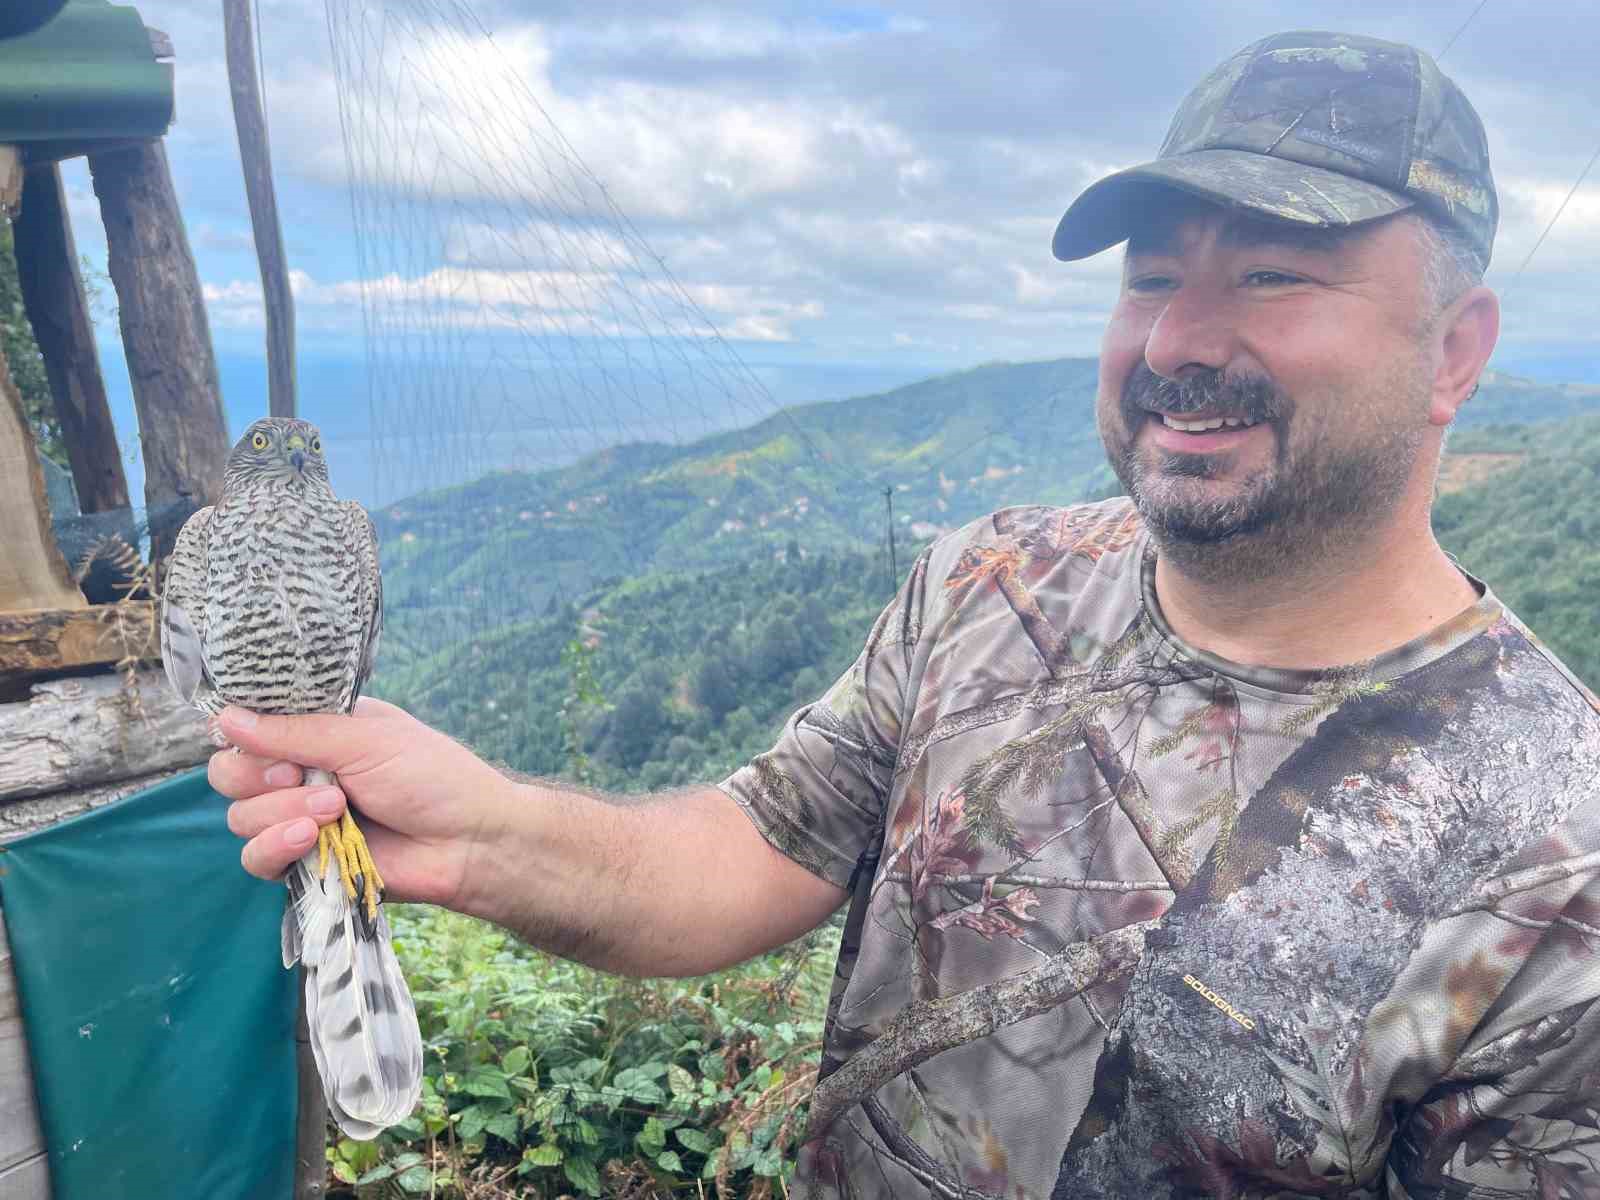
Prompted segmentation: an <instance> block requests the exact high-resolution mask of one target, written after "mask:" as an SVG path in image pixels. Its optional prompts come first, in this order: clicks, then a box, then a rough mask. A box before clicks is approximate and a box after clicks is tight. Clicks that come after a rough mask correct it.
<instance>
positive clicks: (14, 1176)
mask: <svg viewBox="0 0 1600 1200" xmlns="http://www.w3.org/2000/svg"><path fill="white" fill-rule="evenodd" d="M0 1200H50V1164H49V1162H48V1161H47V1159H46V1157H45V1156H44V1155H43V1154H37V1155H35V1156H34V1157H32V1158H29V1159H26V1160H24V1161H22V1162H19V1163H17V1164H16V1165H15V1166H11V1167H0Z"/></svg>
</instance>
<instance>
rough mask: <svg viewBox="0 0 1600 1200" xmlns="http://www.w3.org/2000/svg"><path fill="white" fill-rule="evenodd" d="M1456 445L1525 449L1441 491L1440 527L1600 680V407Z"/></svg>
mask: <svg viewBox="0 0 1600 1200" xmlns="http://www.w3.org/2000/svg"><path fill="white" fill-rule="evenodd" d="M1452 449H1453V450H1454V451H1455V452H1456V453H1457V454H1461V455H1465V454H1469V453H1484V452H1493V453H1499V454H1505V453H1509V452H1521V453H1524V454H1526V455H1527V458H1526V460H1525V461H1524V462H1523V463H1522V465H1521V466H1519V467H1516V468H1514V469H1512V470H1509V471H1506V472H1504V473H1503V474H1498V475H1494V476H1492V477H1490V478H1489V479H1486V480H1484V481H1483V482H1481V483H1479V484H1477V485H1476V486H1472V487H1469V488H1467V489H1465V490H1463V491H1459V492H1454V493H1452V494H1450V495H1448V496H1444V497H1441V498H1440V500H1439V502H1438V504H1437V505H1436V506H1435V508H1434V521H1433V523H1434V529H1435V531H1436V532H1437V533H1438V536H1439V540H1440V542H1441V543H1442V544H1443V545H1444V547H1445V549H1447V550H1449V551H1450V552H1451V553H1452V554H1454V555H1455V556H1456V557H1457V559H1459V560H1460V562H1461V563H1462V565H1463V566H1465V567H1466V568H1467V569H1468V570H1469V571H1471V572H1472V573H1473V574H1475V575H1477V576H1478V578H1480V579H1482V580H1484V581H1485V582H1487V583H1488V584H1489V586H1490V587H1491V588H1493V589H1494V591H1495V593H1496V594H1497V595H1498V596H1499V597H1500V598H1501V599H1502V600H1504V601H1505V602H1506V603H1507V604H1508V605H1510V607H1511V609H1512V611H1514V612H1515V613H1516V614H1517V615H1518V616H1519V617H1521V618H1522V619H1523V620H1524V621H1525V622H1527V624H1528V625H1529V626H1530V627H1531V628H1532V629H1533V631H1534V632H1535V633H1536V634H1538V635H1539V637H1540V639H1541V640H1542V641H1544V643H1545V644H1546V645H1547V646H1549V647H1550V648H1551V649H1552V650H1553V651H1555V653H1556V654H1557V655H1558V656H1559V657H1560V658H1561V659H1562V661H1564V662H1565V663H1566V665H1567V666H1568V667H1569V668H1571V670H1572V671H1573V673H1574V674H1576V675H1577V676H1578V678H1579V679H1581V680H1583V681H1584V682H1585V683H1586V684H1587V685H1588V686H1590V687H1591V688H1594V687H1600V507H1597V505H1596V499H1597V497H1600V417H1593V416H1589V417H1579V418H1576V419H1574V420H1570V421H1562V422H1559V423H1555V424H1549V425H1534V426H1524V427H1511V428H1506V427H1501V428H1499V429H1485V430H1481V431H1478V432H1476V433H1473V434H1469V435H1466V436H1463V437H1461V438H1459V439H1457V440H1456V442H1454V443H1453V444H1452Z"/></svg>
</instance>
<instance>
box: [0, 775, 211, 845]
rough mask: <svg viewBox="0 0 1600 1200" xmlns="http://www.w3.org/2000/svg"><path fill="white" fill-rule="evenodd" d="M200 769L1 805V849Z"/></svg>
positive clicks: (96, 786) (33, 797) (94, 785)
mask: <svg viewBox="0 0 1600 1200" xmlns="http://www.w3.org/2000/svg"><path fill="white" fill-rule="evenodd" d="M199 765H200V763H198V762H195V763H185V764H183V765H182V766H179V767H171V768H169V769H167V770H164V771H156V772H154V773H152V774H150V775H135V776H134V777H133V778H131V779H119V780H117V781H116V782H115V783H96V784H91V785H90V786H89V787H84V788H70V789H68V790H67V791H64V792H51V793H50V794H49V795H47V796H30V797H28V798H27V799H26V800H11V801H0V846H3V845H5V843H7V842H14V841H16V840H17V839H18V838H22V837H27V836H28V835H29V834H30V833H37V832H39V830H41V829H48V828H50V826H52V825H59V824H60V823H61V822H62V821H65V820H67V819H68V818H69V817H76V816H80V815H81V814H83V813H86V812H88V811H89V810H90V809H95V808H103V807H104V806H105V805H107V804H115V803H116V802H117V801H118V800H121V799H123V798H125V797H127V796H131V795H133V794H134V793H135V792H142V791H144V790H145V789H146V788H153V787H155V786H156V785H157V784H158V783H165V782H166V781H167V780H169V779H171V778H173V777H174V776H177V775H182V774H183V773H184V772H185V771H192V770H193V769H194V768H195V767H197V766H199Z"/></svg>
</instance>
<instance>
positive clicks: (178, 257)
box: [89, 142, 229, 562]
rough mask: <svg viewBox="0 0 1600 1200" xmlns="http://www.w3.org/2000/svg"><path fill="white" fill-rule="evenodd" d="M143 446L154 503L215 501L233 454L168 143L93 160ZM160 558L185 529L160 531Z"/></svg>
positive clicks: (147, 491)
mask: <svg viewBox="0 0 1600 1200" xmlns="http://www.w3.org/2000/svg"><path fill="white" fill-rule="evenodd" d="M89 170H90V172H91V174H92V175H93V176H94V190H95V195H97V196H98V197H99V198H100V215H101V217H102V218H103V220H104V221H105V227H106V246H107V249H108V251H109V265H110V268H111V282H112V284H113V285H114V286H115V287H116V290H117V304H118V307H119V317H120V322H121V326H122V345H123V350H124V352H125V353H126V354H127V356H128V376H129V379H130V381H131V382H132V384H133V402H134V406H135V407H136V408H137V409H138V411H139V442H140V445H141V446H142V448H143V450H144V471H145V476H144V499H145V506H146V507H147V508H149V509H152V510H153V509H156V508H158V507H161V506H166V505H170V504H173V503H175V502H178V501H182V500H190V501H192V502H193V503H194V504H196V505H206V504H213V503H215V502H216V499H217V497H218V495H219V494H220V493H221V491H222V468H223V465H224V463H226V461H227V458H228V450H229V445H228V430H227V421H226V418H225V417H224V416H223V412H222V389H221V386H220V384H219V383H218V381H217V360H216V357H215V355H214V354H213V353H212V349H211V329H210V326H209V325H208V324H207V322H206V309H205V302H204V300H203V299H202V298H201V294H200V277H199V274H198V272H196V270H195V265H194V256H193V255H192V254H191V253H190V251H189V239H188V237H187V236H186V235H185V234H184V230H183V215H182V213H180V212H179V211H178V198H177V195H176V194H175V193H174V191H173V187H172V176H171V174H170V173H169V171H168V169H167V154H166V150H165V149H164V148H163V146H162V144H161V143H160V142H148V143H141V144H140V145H137V146H130V147H126V148H123V149H118V150H108V151H104V152H101V153H98V154H91V155H90V156H89ZM151 536H152V539H153V540H154V541H155V542H156V544H154V545H152V546H151V548H150V554H151V561H152V562H159V561H161V560H162V559H164V558H165V557H166V556H167V555H168V554H170V553H171V552H172V543H173V542H174V541H176V540H177V530H176V529H171V530H166V531H162V532H161V533H160V534H159V536H158V535H157V533H156V531H152V535H151Z"/></svg>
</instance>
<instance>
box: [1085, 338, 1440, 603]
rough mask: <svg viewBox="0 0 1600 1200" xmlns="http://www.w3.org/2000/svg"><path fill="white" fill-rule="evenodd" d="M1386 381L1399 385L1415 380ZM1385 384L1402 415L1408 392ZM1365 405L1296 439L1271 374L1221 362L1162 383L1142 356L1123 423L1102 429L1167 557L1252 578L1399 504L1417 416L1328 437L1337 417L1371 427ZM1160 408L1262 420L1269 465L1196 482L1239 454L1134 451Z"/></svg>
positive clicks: (1305, 558)
mask: <svg viewBox="0 0 1600 1200" xmlns="http://www.w3.org/2000/svg"><path fill="white" fill-rule="evenodd" d="M1393 382H1395V383H1399V384H1400V385H1401V387H1402V388H1403V387H1404V386H1405V384H1406V383H1409V382H1410V381H1409V380H1406V381H1401V380H1395V381H1393ZM1383 391H1384V392H1385V393H1388V394H1386V395H1383V396H1379V397H1375V399H1376V400H1377V401H1378V402H1379V403H1385V404H1392V405H1393V406H1394V407H1393V409H1391V410H1390V411H1392V412H1395V413H1398V411H1399V410H1400V409H1401V407H1402V406H1403V405H1404V404H1405V402H1406V400H1407V397H1405V396H1401V395H1397V394H1393V392H1392V391H1391V389H1389V388H1384V389H1383ZM1372 407H1373V406H1371V405H1369V406H1368V411H1367V412H1365V413H1349V414H1340V413H1336V412H1331V411H1327V410H1326V409H1324V412H1323V414H1322V415H1323V417H1324V424H1323V427H1322V429H1321V430H1320V431H1317V432H1316V433H1315V434H1314V435H1313V434H1309V433H1307V434H1304V435H1303V436H1302V437H1301V438H1300V439H1299V442H1298V443H1295V442H1293V441H1292V440H1291V438H1290V430H1291V429H1292V428H1294V422H1295V418H1296V412H1297V406H1296V404H1295V402H1294V399H1293V398H1292V397H1290V396H1289V395H1287V394H1286V393H1284V392H1282V391H1280V390H1279V389H1278V388H1277V387H1276V386H1275V385H1274V384H1273V383H1272V381H1271V380H1270V379H1267V378H1266V377H1264V376H1238V375H1231V376H1230V375H1227V374H1225V373H1224V372H1222V371H1218V370H1207V371H1204V372H1197V373H1196V374H1194V375H1191V376H1189V377H1187V378H1185V379H1182V380H1174V379H1165V378H1162V377H1161V376H1158V375H1156V374H1155V373H1154V372H1153V371H1151V370H1150V369H1149V368H1148V367H1147V366H1145V364H1143V363H1140V364H1139V365H1138V366H1137V367H1136V368H1135V369H1134V372H1133V374H1132V375H1131V376H1129V378H1128V382H1127V383H1126V385H1125V386H1124V387H1123V392H1122V397H1121V402H1120V405H1119V412H1120V415H1121V418H1122V428H1121V430H1120V431H1118V430H1111V429H1106V430H1103V433H1105V435H1106V444H1107V450H1108V452H1109V456H1110V459H1111V466H1112V469H1113V470H1114V471H1115V472H1116V474H1117V478H1118V479H1119V480H1121V482H1122V486H1123V487H1124V488H1126V489H1127V492H1128V495H1129V496H1130V497H1131V498H1132V499H1133V502H1134V505H1135V507H1136V508H1137V509H1138V510H1139V513H1140V515H1141V516H1142V517H1143V518H1144V521H1145V524H1146V525H1147V526H1148V527H1149V529H1150V531H1151V533H1152V534H1153V535H1154V537H1155V539H1156V542H1157V544H1158V545H1159V546H1160V547H1161V549H1162V551H1163V552H1164V553H1166V554H1167V555H1169V556H1170V557H1172V558H1173V559H1175V560H1176V561H1177V562H1178V563H1179V565H1181V566H1183V567H1184V568H1185V569H1186V570H1188V571H1189V572H1190V573H1194V574H1199V575H1201V576H1215V577H1218V578H1221V577H1229V578H1235V579H1242V578H1259V577H1263V576H1265V575H1269V574H1272V573H1275V572H1281V571H1283V570H1285V569H1292V568H1293V567H1294V566H1296V565H1301V564H1309V563H1314V562H1318V561H1321V560H1323V559H1326V558H1327V557H1328V556H1329V554H1330V552H1334V551H1337V550H1338V549H1340V548H1342V547H1344V546H1348V545H1349V544H1350V543H1352V542H1355V541H1359V540H1360V539H1361V538H1362V537H1363V536H1365V534H1366V532H1367V531H1370V530H1371V528H1372V526H1373V525H1375V524H1376V523H1378V522H1380V521H1382V520H1384V519H1385V518H1387V517H1388V516H1389V515H1390V514H1391V513H1392V512H1393V511H1394V508H1395V507H1396V505H1397V504H1398V502H1399V500H1400V497H1401V496H1402V495H1403V493H1404V491H1405V489H1406V485H1407V484H1408V482H1409V480H1410V477H1411V473H1412V469H1413V467H1414V465H1415V463H1416V459H1417V454H1418V452H1419V450H1420V448H1421V444H1422V431H1421V426H1420V423H1417V424H1412V425H1406V424H1404V423H1402V422H1400V421H1398V420H1395V419H1393V418H1391V419H1389V420H1386V421H1385V422H1384V423H1383V425H1382V427H1381V428H1377V429H1375V430H1374V433H1373V435H1372V436H1371V437H1370V438H1369V439H1368V440H1367V441H1366V442H1365V443H1359V442H1342V441H1340V442H1336V441H1334V440H1333V439H1332V438H1331V437H1330V430H1331V427H1332V425H1333V423H1334V422H1336V421H1337V420H1339V419H1340V417H1341V415H1345V416H1347V418H1348V419H1353V420H1356V421H1357V422H1359V423H1363V424H1365V425H1367V426H1368V427H1371V424H1372V422H1371V418H1370V412H1371V411H1372ZM1155 409H1159V410H1160V411H1162V412H1165V413H1168V414H1170V415H1172V416H1177V417H1181V416H1183V415H1184V414H1186V413H1197V412H1225V413H1228V414H1229V415H1237V416H1240V417H1243V418H1245V419H1246V420H1247V421H1254V422H1261V423H1263V424H1265V425H1267V426H1268V427H1269V428H1270V429H1271V430H1272V432H1273V434H1274V441H1275V445H1276V450H1275V453H1274V457H1273V462H1272V465H1271V466H1270V467H1268V468H1266V469H1264V470H1262V471H1261V472H1260V473H1259V474H1257V475H1255V476H1254V477H1252V478H1250V479H1247V480H1242V481H1235V482H1234V483H1233V484H1231V485H1230V486H1229V488H1228V489H1227V490H1226V491H1225V492H1224V491H1222V490H1221V489H1217V488H1208V487H1202V486H1200V485H1199V483H1198V482H1197V481H1200V480H1205V479H1211V478H1215V477H1217V476H1220V475H1222V474H1224V473H1225V472H1226V470H1227V469H1228V467H1229V465H1230V464H1231V462H1232V460H1233V459H1234V458H1235V457H1236V455H1235V453H1234V452H1232V451H1227V452H1223V453H1218V454H1198V453H1183V454H1179V453H1172V452H1169V451H1165V450H1160V449H1157V448H1155V447H1152V446H1144V447H1140V446H1139V445H1138V444H1137V435H1138V433H1139V431H1140V430H1141V429H1142V428H1143V427H1144V424H1145V423H1146V422H1147V421H1148V420H1149V419H1150V415H1151V412H1152V410H1155ZM1363 418H1365V420H1364V421H1363ZM1158 419H1159V418H1158ZM1113 443H1115V444H1113Z"/></svg>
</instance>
